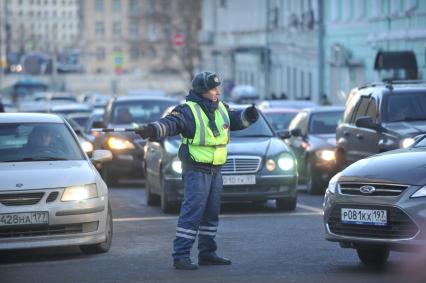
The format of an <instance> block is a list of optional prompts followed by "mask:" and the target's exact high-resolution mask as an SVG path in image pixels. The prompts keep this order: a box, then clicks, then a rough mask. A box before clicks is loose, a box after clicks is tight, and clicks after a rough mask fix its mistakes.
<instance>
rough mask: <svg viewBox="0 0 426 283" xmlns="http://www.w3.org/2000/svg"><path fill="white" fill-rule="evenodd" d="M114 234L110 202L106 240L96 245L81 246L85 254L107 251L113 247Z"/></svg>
mask: <svg viewBox="0 0 426 283" xmlns="http://www.w3.org/2000/svg"><path fill="white" fill-rule="evenodd" d="M112 234H113V224H112V212H111V206H110V205H109V204H108V214H107V220H106V227H105V236H106V239H105V242H103V243H99V244H94V245H85V246H80V250H81V251H82V252H83V253H85V254H98V253H106V252H107V251H109V249H110V248H111V244H112Z"/></svg>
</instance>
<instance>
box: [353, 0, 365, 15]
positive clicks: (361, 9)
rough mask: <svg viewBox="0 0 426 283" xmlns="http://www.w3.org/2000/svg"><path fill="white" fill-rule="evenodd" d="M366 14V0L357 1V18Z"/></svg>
mask: <svg viewBox="0 0 426 283" xmlns="http://www.w3.org/2000/svg"><path fill="white" fill-rule="evenodd" d="M364 16H365V0H357V1H355V18H356V19H362V18H363V17H364Z"/></svg>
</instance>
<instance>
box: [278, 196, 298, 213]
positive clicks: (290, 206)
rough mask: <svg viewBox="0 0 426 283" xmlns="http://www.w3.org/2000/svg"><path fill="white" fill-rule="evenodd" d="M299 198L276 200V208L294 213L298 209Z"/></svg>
mask: <svg viewBox="0 0 426 283" xmlns="http://www.w3.org/2000/svg"><path fill="white" fill-rule="evenodd" d="M296 204H297V197H289V198H279V199H276V200H275V207H276V208H277V209H278V210H282V211H293V210H295V209H296Z"/></svg>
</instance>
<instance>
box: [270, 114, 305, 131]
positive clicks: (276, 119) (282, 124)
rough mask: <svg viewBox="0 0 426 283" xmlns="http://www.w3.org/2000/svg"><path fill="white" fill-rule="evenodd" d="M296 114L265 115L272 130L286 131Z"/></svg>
mask: <svg viewBox="0 0 426 283" xmlns="http://www.w3.org/2000/svg"><path fill="white" fill-rule="evenodd" d="M296 114H297V112H287V113H285V112H283V113H265V116H266V118H267V119H268V121H269V123H270V124H271V126H272V128H274V130H276V131H279V130H287V128H288V125H289V124H290V122H291V120H292V119H293V118H294V116H296Z"/></svg>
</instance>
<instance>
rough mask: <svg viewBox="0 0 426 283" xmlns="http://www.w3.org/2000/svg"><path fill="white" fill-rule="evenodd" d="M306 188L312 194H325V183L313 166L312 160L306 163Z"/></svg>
mask: <svg viewBox="0 0 426 283" xmlns="http://www.w3.org/2000/svg"><path fill="white" fill-rule="evenodd" d="M306 189H307V191H308V193H310V194H311V195H320V194H324V189H325V184H324V182H322V181H321V180H319V177H318V173H317V172H316V171H315V170H314V169H313V168H312V163H311V162H310V161H308V162H307V164H306Z"/></svg>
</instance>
